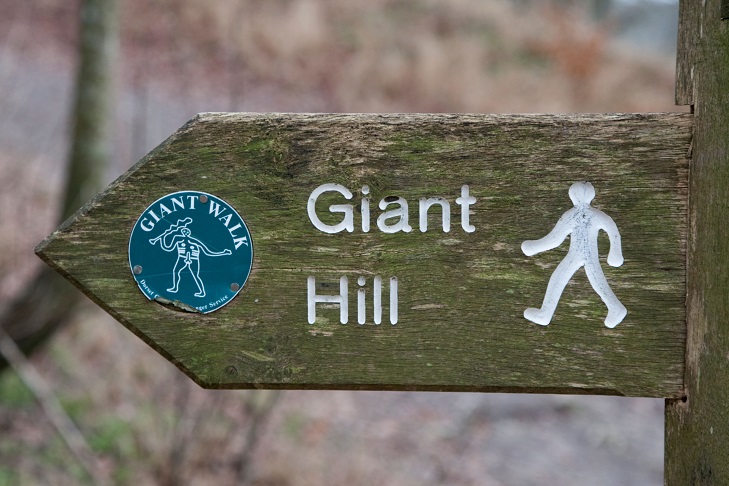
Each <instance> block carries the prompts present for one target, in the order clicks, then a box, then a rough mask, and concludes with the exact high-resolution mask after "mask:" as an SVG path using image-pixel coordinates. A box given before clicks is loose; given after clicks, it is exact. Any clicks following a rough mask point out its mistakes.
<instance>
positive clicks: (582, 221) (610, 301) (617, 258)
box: [521, 182, 628, 328]
mask: <svg viewBox="0 0 729 486" xmlns="http://www.w3.org/2000/svg"><path fill="white" fill-rule="evenodd" d="M569 195H570V199H571V200H572V203H573V204H574V207H573V208H572V209H570V210H568V211H566V212H565V213H564V214H563V215H562V217H561V218H559V221H557V224H556V225H555V227H554V229H553V230H552V231H550V232H549V234H548V235H547V236H545V237H544V238H541V239H539V240H527V241H525V242H524V243H522V244H521V249H522V251H523V252H524V254H525V255H527V256H532V255H535V254H537V253H541V252H543V251H547V250H551V249H553V248H557V247H558V246H559V245H561V244H562V242H563V241H564V240H565V238H567V236H569V237H570V249H569V251H568V252H567V256H566V257H565V258H564V260H562V262H560V264H559V265H558V266H557V268H556V269H555V270H554V273H552V276H551V277H550V279H549V284H547V291H546V293H545V295H544V302H543V303H542V307H541V308H540V309H535V308H531V307H530V308H528V309H526V310H525V311H524V317H525V318H526V319H528V320H530V321H532V322H534V323H536V324H540V325H542V326H546V325H548V324H549V323H550V321H551V320H552V316H553V315H554V310H555V309H556V308H557V304H558V303H559V298H560V296H561V295H562V291H563V290H564V288H565V287H566V286H567V283H568V282H569V280H570V279H571V278H572V276H573V275H574V274H575V272H577V270H579V269H580V267H585V273H586V274H587V278H588V280H589V281H590V284H592V288H593V289H595V292H597V294H598V295H599V296H600V298H601V299H602V301H603V302H604V303H605V305H606V306H607V308H608V314H607V317H606V318H605V326H607V327H609V328H613V327H615V326H617V325H618V324H620V322H622V320H623V318H625V316H626V314H627V313H628V311H627V309H626V308H625V306H624V305H623V304H621V303H620V301H619V300H618V298H617V297H616V296H615V294H614V293H613V291H612V290H611V289H610V285H609V284H608V282H607V279H605V274H604V273H603V272H602V267H601V266H600V260H599V254H598V249H597V237H598V233H599V232H600V230H603V231H605V232H606V233H607V235H608V238H609V239H610V252H609V253H608V257H607V262H608V264H609V265H610V266H613V267H619V266H621V265H622V264H623V251H622V248H621V243H620V232H619V231H618V227H617V225H616V224H615V221H613V219H612V218H611V217H610V216H608V215H607V214H605V213H603V212H602V211H600V210H599V209H595V208H593V207H591V206H590V202H591V201H592V200H593V198H594V197H595V188H594V187H592V184H590V183H589V182H575V183H574V184H572V186H571V187H570V189H569Z"/></svg>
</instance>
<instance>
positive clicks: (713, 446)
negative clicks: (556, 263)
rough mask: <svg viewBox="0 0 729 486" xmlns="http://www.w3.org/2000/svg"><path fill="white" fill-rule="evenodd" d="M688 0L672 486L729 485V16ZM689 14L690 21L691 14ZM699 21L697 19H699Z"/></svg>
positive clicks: (668, 473)
mask: <svg viewBox="0 0 729 486" xmlns="http://www.w3.org/2000/svg"><path fill="white" fill-rule="evenodd" d="M720 7H721V2H720V1H719V0H709V1H706V2H699V1H684V2H682V6H681V15H682V19H681V25H682V26H687V25H688V26H689V27H687V28H685V30H684V32H683V33H682V35H683V36H684V37H685V39H686V40H685V42H686V46H687V48H688V49H690V53H689V54H688V58H689V59H692V60H693V63H692V64H691V65H690V66H687V69H690V71H691V72H693V83H694V89H693V92H694V93H695V97H694V98H693V103H694V113H695V116H696V122H695V123H696V124H695V136H694V141H693V148H692V159H691V175H690V180H691V184H690V199H689V215H690V216H689V218H690V221H691V224H690V234H689V240H688V242H689V243H688V248H689V250H688V299H687V306H688V338H687V354H686V396H685V398H684V399H683V400H668V401H667V402H666V456H665V458H666V459H665V460H666V464H665V478H666V479H665V481H666V484H668V485H684V484H696V485H699V484H700V485H725V484H729V270H728V269H729V251H728V247H727V242H729V225H727V221H729V203H728V199H727V195H729V137H727V126H729V96H727V94H728V93H729V23H727V21H722V20H721V15H720V10H721V8H720ZM686 19H689V20H690V21H687V20H686ZM697 19H698V20H699V21H698V22H697V21H696V20H697Z"/></svg>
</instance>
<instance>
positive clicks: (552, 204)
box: [37, 114, 693, 397]
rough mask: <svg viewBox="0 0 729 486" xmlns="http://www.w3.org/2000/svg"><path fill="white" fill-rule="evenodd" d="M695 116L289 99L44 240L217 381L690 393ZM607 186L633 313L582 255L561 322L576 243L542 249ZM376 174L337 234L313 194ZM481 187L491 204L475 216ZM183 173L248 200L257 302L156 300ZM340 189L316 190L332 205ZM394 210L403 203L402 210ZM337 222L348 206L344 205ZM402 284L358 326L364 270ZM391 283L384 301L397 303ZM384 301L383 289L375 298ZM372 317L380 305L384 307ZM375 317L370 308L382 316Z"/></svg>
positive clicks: (75, 271) (193, 138)
mask: <svg viewBox="0 0 729 486" xmlns="http://www.w3.org/2000/svg"><path fill="white" fill-rule="evenodd" d="M692 123H693V119H692V116H691V115H689V114H648V115H621V114H616V115H562V116H557V115H305V114H299V115H288V114H204V115H199V116H198V117H196V118H194V119H193V120H192V121H191V122H190V123H188V124H187V125H185V126H184V127H183V128H181V129H180V130H179V131H178V132H177V133H175V134H174V135H173V136H172V137H170V138H169V139H168V140H167V141H166V142H164V143H163V144H162V145H160V146H159V147H158V148H157V149H155V150H154V151H153V152H152V153H151V154H150V155H148V156H147V157H146V158H145V159H143V160H142V161H140V163H138V164H137V165H135V166H134V167H133V168H132V169H130V171H129V172H128V173H126V174H125V175H123V176H122V177H121V178H120V179H119V180H117V181H116V182H115V183H113V184H112V185H111V186H110V187H109V188H108V189H107V190H106V191H105V192H104V193H102V194H101V195H99V196H98V197H97V198H96V199H94V200H93V201H91V202H90V203H89V204H88V205H87V206H85V207H84V208H82V209H81V210H80V211H79V212H78V213H77V214H75V215H74V216H73V217H72V218H71V219H69V220H68V221H67V222H66V223H64V225H62V227H61V228H59V230H57V231H56V232H54V233H53V234H52V235H51V236H50V237H49V238H48V239H47V240H46V241H44V242H42V243H41V244H40V245H39V247H38V249H37V251H38V253H39V255H40V256H41V257H42V258H43V259H44V260H46V261H47V262H48V263H50V264H51V265H52V266H54V267H55V268H56V269H57V270H58V271H59V272H61V273H62V274H64V275H65V276H66V277H67V278H69V279H70V280H72V281H73V282H74V283H75V284H76V285H77V286H79V287H80V288H81V289H83V290H84V292H85V293H87V294H88V295H89V296H90V297H91V298H92V299H93V300H94V301H95V302H97V303H98V304H99V305H101V306H102V307H104V308H105V309H106V310H107V311H108V312H110V313H111V314H112V315H113V316H114V317H115V318H117V319H118V320H119V321H120V322H121V323H122V324H124V325H125V326H126V327H128V328H129V329H130V330H132V331H133V332H134V333H136V334H137V335H139V336H140V337H141V338H142V339H144V340H145V341H146V342H148V343H149V344H150V345H152V346H153V347H154V348H155V349H157V350H158V351H159V352H160V353H162V354H163V355H164V356H166V357H167V358H168V359H170V360H171V361H172V362H174V363H175V364H176V365H177V366H179V367H180V368H181V369H182V370H183V371H185V372H186V373H188V374H189V375H190V376H191V377H193V379H195V380H196V381H197V382H198V383H199V384H200V385H202V386H205V387H212V388H249V387H272V388H321V389H330V388H336V389H342V388H343V389H378V390H389V389H398V390H471V391H514V392H558V393H592V394H617V395H632V396H653V397H680V396H682V395H683V376H684V354H685V340H686V327H685V322H686V314H685V292H686V286H685V258H686V252H685V241H686V225H687V223H686V217H687V195H686V192H687V172H688V164H687V159H686V156H687V152H688V150H689V144H690V138H691V127H692ZM576 181H589V182H591V183H592V184H593V185H594V187H595V189H596V193H597V195H596V198H595V200H594V202H593V205H594V206H595V207H597V208H599V209H601V210H602V211H604V212H605V213H607V214H608V215H610V216H611V217H612V218H613V219H614V220H615V222H616V224H617V226H618V228H619V229H620V232H621V235H622V242H623V254H624V256H625V263H624V265H623V266H621V267H618V268H613V267H609V266H608V265H607V264H606V263H605V258H606V256H607V251H608V239H607V237H606V236H605V235H604V233H601V236H600V250H601V251H600V253H601V261H602V263H603V268H604V270H605V274H606V276H607V279H608V281H609V282H610V285H611V287H612V288H613V290H614V291H615V293H616V294H617V296H618V298H619V299H620V300H621V301H622V302H623V304H624V305H625V306H626V307H627V309H628V315H627V317H626V318H625V320H624V321H623V322H622V323H621V324H620V325H618V326H617V327H616V328H615V329H608V328H606V327H605V326H604V325H603V320H604V318H605V315H606V312H607V310H606V307H605V306H604V304H603V303H602V301H601V300H600V298H599V297H598V296H597V294H596V293H595V292H594V291H593V290H592V288H591V286H590V284H589V282H588V281H587V278H586V276H585V274H584V271H583V270H580V271H578V273H577V274H576V275H575V277H574V278H573V279H572V281H571V282H570V284H569V285H568V286H567V289H566V290H565V292H564V294H563V296H562V299H561V301H560V304H559V306H558V308H557V312H556V314H555V316H554V319H553V320H552V323H551V324H550V325H549V326H547V327H542V326H539V325H536V324H533V323H531V322H529V321H527V320H526V319H524V317H523V315H522V314H523V311H524V309H526V308H527V307H538V306H539V305H540V304H541V302H542V299H543V296H544V292H545V289H546V286H547V282H548V280H549V277H550V275H551V273H552V271H553V270H554V268H555V267H556V266H557V264H558V263H559V262H560V261H561V259H562V258H563V257H564V256H565V254H566V251H567V248H568V245H569V241H565V242H564V243H563V244H562V246H560V247H559V248H557V249H555V250H552V251H549V252H546V253H542V254H539V255H536V256H533V257H527V256H525V255H524V254H523V253H522V251H521V249H520V245H521V243H522V242H523V241H524V240H528V239H537V238H540V237H542V236H544V235H546V234H547V233H548V232H549V231H550V230H551V229H552V228H553V226H554V225H555V223H556V222H557V220H558V219H559V217H560V216H561V215H562V214H563V213H564V212H565V211H567V210H568V209H570V208H571V207H572V203H571V202H570V199H569V197H568V189H569V187H570V185H571V184H572V183H574V182H576ZM324 183H338V184H341V185H344V186H345V187H347V188H349V189H350V190H351V191H352V192H353V193H354V194H355V199H354V204H357V201H359V198H360V196H361V194H360V192H361V188H362V186H363V185H367V186H369V187H370V189H371V191H370V197H371V200H372V203H371V207H372V229H371V230H370V232H368V233H364V232H362V231H361V229H360V227H359V221H360V213H359V212H357V213H355V231H354V232H353V233H347V232H344V233H339V234H325V233H323V232H321V231H318V230H317V229H316V228H315V227H314V226H313V225H312V223H311V222H310V221H309V218H308V216H307V212H306V204H307V201H308V198H309V195H310V194H311V192H312V191H313V190H314V189H315V188H316V187H318V186H319V185H321V184H324ZM462 185H468V186H469V187H470V194H471V195H472V196H474V197H476V199H477V202H476V203H475V204H474V205H473V206H471V216H470V222H471V224H473V225H474V226H475V227H476V231H475V232H472V233H467V232H465V231H463V230H462V228H461V217H460V207H459V206H457V205H456V204H455V199H456V197H458V196H459V195H460V189H461V186H462ZM180 190H198V191H205V192H208V193H212V194H214V195H216V196H219V197H221V198H223V199H225V200H226V201H228V202H229V203H230V204H231V205H232V206H233V207H234V208H236V209H237V211H238V212H239V213H240V214H241V215H242V216H243V218H244V219H245V221H246V223H247V224H248V227H249V229H250V232H251V235H252V238H253V245H254V250H255V258H254V269H253V272H252V275H251V277H250V279H249V281H248V283H247V284H246V286H245V287H244V288H243V290H242V291H241V293H240V294H239V295H238V297H237V298H236V299H235V300H234V301H233V302H231V303H230V304H229V305H227V306H226V307H224V308H223V309H221V310H218V311H216V312H213V313H211V314H207V315H200V314H195V313H188V312H183V311H180V310H176V309H174V308H169V307H167V306H163V305H161V304H159V303H157V302H153V301H148V300H147V299H146V298H145V297H144V296H143V295H142V293H141V292H140V291H139V289H138V288H137V286H136V284H135V282H134V280H133V278H132V275H131V273H130V269H129V265H128V260H127V243H128V240H129V237H130V231H131V229H132V226H133V225H134V223H135V221H136V219H137V218H138V217H139V216H140V215H141V214H142V212H143V211H144V210H145V208H146V207H147V206H148V205H149V204H150V203H152V202H153V201H155V200H156V199H157V198H159V197H161V196H164V195H166V194H168V193H172V192H176V191H180ZM387 196H399V197H403V198H405V199H406V200H407V201H408V202H409V205H410V208H409V215H410V224H411V225H412V226H413V231H412V232H410V233H396V234H384V233H382V232H380V231H379V230H378V229H377V226H376V224H375V223H374V221H375V219H376V217H377V216H378V215H379V214H380V211H379V210H378V209H377V203H378V201H379V200H380V199H381V198H384V197H387ZM435 196H441V197H444V198H446V199H447V200H448V201H449V202H450V204H451V212H452V214H453V218H452V228H451V231H450V232H449V233H444V232H443V231H442V229H441V228H440V227H439V221H440V216H439V211H435V210H433V211H432V213H433V214H431V216H430V223H429V224H430V229H429V230H428V231H427V232H425V233H423V232H421V231H420V230H419V226H418V200H419V198H421V197H435ZM344 202H346V201H344V200H343V199H342V198H334V197H325V198H323V199H322V201H321V202H320V204H319V205H318V206H317V207H318V209H319V212H320V213H321V214H322V219H324V220H326V216H325V212H326V208H327V207H328V205H329V204H332V203H344ZM389 209H391V208H389ZM336 220H337V217H334V216H333V217H331V218H330V219H329V220H328V221H330V222H332V223H333V222H335V221H336ZM360 275H362V276H365V277H366V278H367V284H366V288H367V289H368V293H369V295H371V288H372V277H374V276H375V275H379V276H381V277H382V278H383V280H384V281H385V282H387V280H388V279H389V278H390V277H393V276H395V277H397V278H398V281H399V321H398V323H397V325H394V326H393V325H390V324H389V322H388V320H387V317H386V316H387V306H385V308H384V316H385V318H384V319H383V321H384V322H383V324H381V325H379V326H377V325H374V324H373V323H372V322H368V323H367V324H365V325H358V324H357V321H356V293H355V292H356V288H357V285H356V283H355V282H356V279H357V277H358V276H360ZM308 276H314V277H315V278H316V280H317V284H318V290H317V291H318V292H319V293H331V294H336V293H337V291H338V281H339V277H340V276H347V277H348V279H349V282H350V291H349V295H350V298H349V306H350V312H349V323H348V324H346V325H342V324H340V323H339V319H338V318H339V309H338V308H337V307H335V306H330V307H331V308H323V307H322V306H321V305H320V306H319V307H318V310H317V314H318V319H317V322H316V323H314V324H308V323H307V299H306V298H307V285H306V281H307V277H308ZM386 296H387V292H386V289H385V293H384V295H383V301H386V300H387V297H386ZM368 305H371V301H368ZM368 313H369V315H371V307H369V308H368ZM368 321H371V319H368Z"/></svg>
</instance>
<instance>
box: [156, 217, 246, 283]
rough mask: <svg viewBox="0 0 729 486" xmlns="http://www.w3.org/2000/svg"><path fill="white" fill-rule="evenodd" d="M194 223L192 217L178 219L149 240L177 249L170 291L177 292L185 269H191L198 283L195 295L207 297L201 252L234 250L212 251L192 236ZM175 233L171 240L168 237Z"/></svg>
mask: <svg viewBox="0 0 729 486" xmlns="http://www.w3.org/2000/svg"><path fill="white" fill-rule="evenodd" d="M190 223H192V218H185V219H184V220H181V221H178V222H177V224H176V225H172V226H170V227H169V228H168V229H167V231H165V232H164V233H162V234H161V235H160V236H158V237H156V238H153V239H151V240H149V242H150V243H152V244H153V245H154V244H155V243H157V242H158V241H159V243H160V246H161V247H162V249H163V250H164V251H168V252H169V251H177V261H176V262H175V267H174V269H173V270H172V287H170V288H169V289H167V291H168V292H172V293H177V291H178V290H179V288H180V279H181V278H182V272H183V271H184V270H185V269H189V270H190V275H192V279H193V280H194V281H195V285H197V289H198V292H197V293H196V294H195V297H205V285H204V284H203V281H202V279H201V278H200V253H202V254H204V255H207V256H211V257H217V256H224V255H230V254H232V252H231V251H230V250H228V249H226V250H223V251H219V252H216V251H212V250H211V249H210V248H208V247H207V246H205V243H203V242H202V241H200V240H198V239H197V238H195V237H193V236H192V232H191V231H190V228H188V227H187V225H188V224H190ZM170 235H174V236H173V238H172V240H170V241H169V242H168V241H167V238H168V237H169V236H170Z"/></svg>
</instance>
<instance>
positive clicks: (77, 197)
mask: <svg viewBox="0 0 729 486" xmlns="http://www.w3.org/2000/svg"><path fill="white" fill-rule="evenodd" d="M116 10H117V9H116V0H82V1H81V4H80V6H79V67H78V72H77V77H76V93H75V102H74V106H73V113H72V117H73V119H72V123H73V132H72V140H71V152H70V155H69V165H68V171H67V172H68V177H67V181H66V187H65V189H64V192H63V201H62V207H61V214H60V220H61V221H64V220H65V219H66V218H68V217H69V216H70V215H71V214H73V213H74V211H76V210H77V209H78V208H80V207H81V206H82V205H83V204H84V203H86V202H87V201H88V200H89V199H90V198H91V197H92V196H93V195H94V194H95V193H97V192H98V191H99V190H100V189H101V187H100V186H101V183H102V181H103V176H104V170H105V169H106V167H107V165H108V160H109V143H108V136H107V127H108V125H109V119H110V117H109V111H110V110H109V107H110V105H111V99H112V96H111V79H112V65H113V60H114V58H115V57H116V51H117V38H118V34H117V23H118V22H117V12H116ZM80 296H81V294H80V293H79V292H78V291H77V290H76V289H74V288H73V287H72V286H71V285H69V284H68V282H66V281H65V280H64V279H63V278H61V277H60V276H59V275H57V274H56V273H55V272H54V271H53V270H51V269H50V268H49V267H47V266H44V267H43V269H42V270H41V271H40V272H39V274H38V275H36V277H35V278H34V279H33V280H32V281H31V282H30V283H29V284H28V286H27V287H26V288H25V289H24V290H23V291H22V292H20V294H19V296H18V297H17V298H16V299H15V300H14V301H13V302H11V303H10V304H9V305H8V306H7V308H5V309H3V312H2V314H1V315H0V326H2V327H3V329H5V331H6V332H7V333H8V334H9V335H10V336H11V337H12V338H13V339H14V340H15V341H16V342H17V343H18V345H19V346H20V347H21V349H23V351H25V352H26V353H28V352H30V351H31V350H33V349H34V348H35V347H36V346H38V345H39V344H40V343H42V342H43V341H45V339H47V338H48V337H49V336H50V335H51V334H53V332H54V331H55V330H56V329H58V328H59V327H60V326H62V325H63V324H64V323H66V322H67V321H68V320H69V318H70V316H71V315H72V313H73V311H74V309H75V307H76V305H77V303H78V302H79V299H80ZM6 366H7V363H6V362H4V361H2V360H0V370H2V369H4V368H5V367H6Z"/></svg>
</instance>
